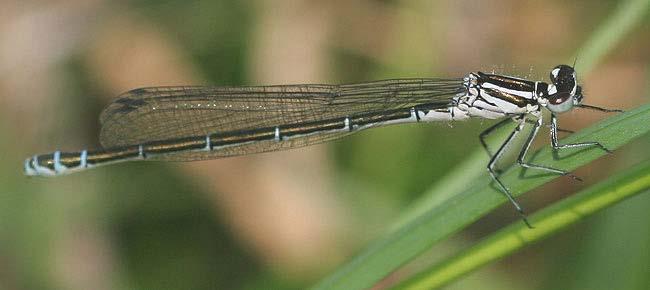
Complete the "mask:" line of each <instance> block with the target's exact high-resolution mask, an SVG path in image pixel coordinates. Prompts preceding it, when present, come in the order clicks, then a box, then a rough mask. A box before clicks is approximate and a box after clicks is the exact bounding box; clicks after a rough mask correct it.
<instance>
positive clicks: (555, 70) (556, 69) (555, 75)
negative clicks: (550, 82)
mask: <svg viewBox="0 0 650 290" xmlns="http://www.w3.org/2000/svg"><path fill="white" fill-rule="evenodd" d="M558 74H560V69H559V68H554V69H553V70H552V71H551V75H552V76H553V78H557V75H558Z"/></svg>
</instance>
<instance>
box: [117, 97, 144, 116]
mask: <svg viewBox="0 0 650 290" xmlns="http://www.w3.org/2000/svg"><path fill="white" fill-rule="evenodd" d="M115 104H116V105H117V107H116V108H115V109H113V110H112V111H113V113H120V114H127V113H129V112H132V111H135V110H137V109H138V108H140V107H142V106H144V105H146V104H147V102H145V101H144V100H143V99H131V98H128V97H126V98H121V99H117V100H116V101H115Z"/></svg>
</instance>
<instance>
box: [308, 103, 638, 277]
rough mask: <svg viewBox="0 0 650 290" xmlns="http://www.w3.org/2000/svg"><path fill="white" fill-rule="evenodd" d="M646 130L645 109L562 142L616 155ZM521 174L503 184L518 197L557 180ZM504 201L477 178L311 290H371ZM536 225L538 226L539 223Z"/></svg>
mask: <svg viewBox="0 0 650 290" xmlns="http://www.w3.org/2000/svg"><path fill="white" fill-rule="evenodd" d="M648 124H650V105H645V106H642V107H639V108H637V109H635V110H632V111H629V112H626V113H623V114H619V115H616V116H613V117H611V118H608V119H606V120H604V121H602V122H599V123H597V124H595V125H593V126H591V127H589V128H587V129H585V130H583V131H581V132H578V133H575V134H573V135H571V136H569V137H568V138H566V139H563V140H562V142H563V143H574V142H586V141H599V142H601V143H603V144H604V145H605V146H606V147H608V148H610V149H616V148H618V147H620V146H622V145H624V144H626V143H628V142H630V141H631V140H633V139H636V138H637V137H639V136H641V135H643V134H646V133H648V131H650V126H649V125H648ZM576 153H579V154H576ZM605 154H606V153H604V152H603V151H602V150H599V149H597V148H589V149H577V150H569V152H563V153H561V154H560V158H559V159H558V160H555V159H554V157H553V153H552V150H551V149H550V148H544V149H542V150H539V151H538V152H536V154H535V155H534V159H533V160H532V161H533V162H535V163H537V164H552V165H553V166H554V167H557V168H563V169H567V170H573V169H576V168H577V167H579V166H582V165H585V164H587V163H589V162H591V161H593V160H594V159H596V158H598V157H601V156H603V155H605ZM522 173H523V172H522V170H521V169H520V168H519V167H514V168H512V169H511V170H508V171H506V172H505V173H504V174H503V175H502V178H503V181H504V183H505V184H507V185H509V187H510V189H511V191H512V192H513V193H514V194H515V195H516V196H517V195H520V194H521V193H523V192H526V191H529V190H531V189H533V188H535V187H538V186H540V185H542V184H544V183H546V182H548V181H550V180H552V179H554V178H556V176H549V175H546V176H539V177H535V178H530V177H524V178H521V177H520V174H522ZM524 176H526V175H524ZM504 201H505V199H504V198H503V194H502V193H501V192H500V191H498V190H497V189H496V188H494V187H492V186H491V180H490V178H489V177H488V176H487V174H485V175H483V176H480V177H479V178H475V179H473V180H471V181H470V182H469V187H468V189H467V190H465V191H463V192H461V193H459V194H458V195H456V196H454V197H451V198H449V199H447V200H445V201H443V202H441V203H439V204H437V205H436V206H434V207H432V208H430V209H429V210H427V211H426V212H425V213H424V214H422V215H421V216H419V217H417V218H415V219H413V220H412V221H410V222H408V223H406V224H405V225H404V226H402V227H401V228H399V229H396V230H395V231H393V232H391V233H390V234H388V235H387V236H386V237H384V238H383V239H380V240H379V241H377V242H375V243H374V244H373V245H371V246H370V247H369V248H367V249H366V250H365V251H363V252H362V253H361V254H360V255H358V256H357V257H355V258H354V259H353V260H352V261H350V262H349V263H348V264H346V265H344V266H343V267H341V268H339V270H338V271H337V272H336V273H335V274H334V275H333V276H330V277H328V278H327V279H326V280H324V281H322V282H321V283H320V284H318V285H316V286H315V287H314V288H313V289H346V290H353V289H366V288H368V287H371V286H372V285H373V284H374V283H376V282H377V281H379V280H381V279H382V278H383V277H385V276H386V275H388V274H389V273H390V272H392V271H394V270H395V269H397V268H398V267H399V266H401V265H403V264H404V263H406V262H408V261H410V260H411V259H413V258H414V257H416V256H417V255H419V254H420V253H422V252H424V251H425V250H427V249H429V248H430V247H431V246H432V245H433V244H435V243H436V242H438V241H440V240H441V239H444V238H445V237H447V236H449V235H451V234H453V233H455V232H457V231H459V230H460V229H462V228H463V227H465V226H466V225H468V224H470V223H472V222H474V221H476V220H477V219H479V218H480V217H481V216H483V215H485V214H487V213H488V212H490V211H491V210H493V209H494V208H496V207H497V206H499V205H500V204H502V203H503V202H504ZM532 222H533V223H535V220H533V221H532Z"/></svg>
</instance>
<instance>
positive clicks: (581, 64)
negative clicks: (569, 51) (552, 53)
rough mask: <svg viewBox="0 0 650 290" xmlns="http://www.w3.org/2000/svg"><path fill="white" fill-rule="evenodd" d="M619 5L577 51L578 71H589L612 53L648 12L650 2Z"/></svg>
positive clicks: (633, 1)
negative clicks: (606, 55)
mask: <svg viewBox="0 0 650 290" xmlns="http://www.w3.org/2000/svg"><path fill="white" fill-rule="evenodd" d="M619 5H620V7H619V8H617V9H616V11H615V12H614V13H613V14H612V15H611V16H610V17H609V18H608V19H607V20H606V21H605V22H604V23H603V24H602V25H600V26H599V28H598V30H596V31H595V32H594V33H593V34H592V35H591V37H590V38H589V40H588V41H587V42H586V43H585V44H584V45H583V46H582V47H583V48H582V49H580V50H579V51H578V54H577V55H576V57H577V58H578V63H577V64H576V68H577V69H578V70H579V71H591V69H592V68H593V67H594V66H595V65H596V64H597V63H598V60H600V59H602V58H603V56H604V55H605V54H607V53H608V52H610V51H612V49H613V48H614V46H616V45H617V44H619V43H620V42H621V41H622V39H623V37H625V36H627V35H628V32H630V31H631V30H632V28H634V27H636V26H637V25H638V24H639V23H641V22H642V21H643V20H644V17H645V15H647V14H648V11H650V0H628V1H624V2H621V3H620V4H619Z"/></svg>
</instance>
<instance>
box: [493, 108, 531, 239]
mask: <svg viewBox="0 0 650 290" xmlns="http://www.w3.org/2000/svg"><path fill="white" fill-rule="evenodd" d="M525 124H526V120H525V117H524V116H521V120H520V122H519V124H518V125H517V127H516V128H515V129H514V130H512V133H510V135H509V136H508V138H506V140H505V141H504V142H503V144H501V147H499V150H497V152H496V153H495V154H494V155H493V156H492V158H490V162H489V163H488V166H487V170H488V172H489V173H490V176H491V177H492V179H493V180H494V181H496V183H497V184H498V185H499V187H500V188H501V192H503V194H504V195H505V196H506V198H508V200H509V201H510V203H511V204H512V205H513V206H514V207H515V209H516V210H517V212H519V215H520V216H521V218H522V220H523V221H524V223H525V224H526V226H528V227H529V228H531V229H532V228H533V226H531V225H530V223H529V222H528V218H527V217H526V213H525V212H524V210H523V208H522V207H521V206H520V205H519V203H518V202H517V201H516V200H515V198H514V197H513V196H512V194H511V193H510V191H509V190H508V189H507V188H506V186H505V185H504V184H503V183H502V182H501V180H499V177H498V176H497V174H496V172H495V171H494V166H495V165H496V163H497V162H498V161H499V159H501V157H502V156H503V152H504V151H505V149H506V148H507V147H508V146H509V145H510V143H511V142H512V140H514V139H515V137H516V136H517V134H518V133H519V132H521V130H522V129H523V128H524V125H525Z"/></svg>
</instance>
